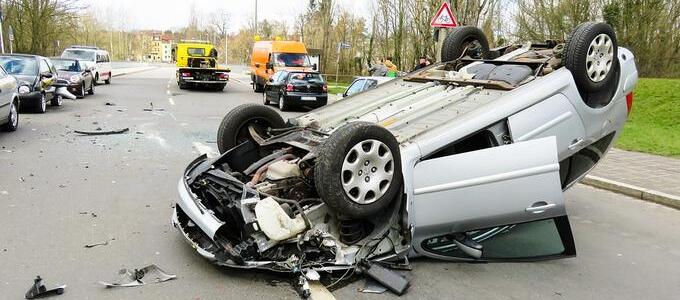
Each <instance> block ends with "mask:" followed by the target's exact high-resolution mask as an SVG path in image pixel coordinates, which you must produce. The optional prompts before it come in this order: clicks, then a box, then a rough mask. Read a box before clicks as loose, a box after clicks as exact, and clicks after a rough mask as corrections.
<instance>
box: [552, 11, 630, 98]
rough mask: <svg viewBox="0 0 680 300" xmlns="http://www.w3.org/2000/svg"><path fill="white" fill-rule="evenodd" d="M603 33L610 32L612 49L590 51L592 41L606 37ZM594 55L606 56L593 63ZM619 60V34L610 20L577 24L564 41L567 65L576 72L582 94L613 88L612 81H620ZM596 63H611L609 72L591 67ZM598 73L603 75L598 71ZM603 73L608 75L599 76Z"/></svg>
mask: <svg viewBox="0 0 680 300" xmlns="http://www.w3.org/2000/svg"><path fill="white" fill-rule="evenodd" d="M602 35H606V36H607V37H608V38H609V39H610V41H611V46H612V49H611V51H612V53H603V51H602V50H601V49H597V50H595V49H593V51H592V52H590V50H591V47H590V46H591V43H593V42H596V38H602ZM604 52H606V51H604ZM598 53H599V55H598ZM592 55H595V56H600V55H601V56H600V58H604V59H602V61H600V60H598V61H597V62H590V63H589V62H588V58H589V56H592ZM608 55H612V58H611V61H610V62H609V64H607V62H603V60H605V59H606V56H608ZM618 61H619V60H618V44H617V41H616V34H615V33H614V29H612V27H611V26H609V25H608V24H606V23H597V22H587V23H583V24H580V25H579V26H577V27H576V28H574V30H573V31H572V32H571V34H570V35H569V37H568V38H567V42H566V43H565V45H564V66H565V67H566V68H567V69H568V70H569V71H570V72H571V74H572V76H574V81H575V82H576V86H577V87H578V89H579V92H581V93H582V94H586V93H594V92H599V91H602V90H604V89H608V88H610V87H611V85H612V84H616V82H615V81H616V79H617V75H616V73H617V72H618ZM596 63H602V64H603V65H609V68H607V71H606V73H605V74H602V72H589V71H588V69H589V67H590V66H593V65H594V64H596ZM596 66H599V65H596ZM596 73H597V74H599V75H597V76H596V75H594V74H596ZM591 75H593V76H591ZM601 76H604V77H603V78H602V79H600V78H598V77H601ZM593 77H596V78H593Z"/></svg>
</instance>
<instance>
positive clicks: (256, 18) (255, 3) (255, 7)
mask: <svg viewBox="0 0 680 300" xmlns="http://www.w3.org/2000/svg"><path fill="white" fill-rule="evenodd" d="M255 35H257V0H255Z"/></svg>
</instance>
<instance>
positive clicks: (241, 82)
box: [231, 78, 250, 86]
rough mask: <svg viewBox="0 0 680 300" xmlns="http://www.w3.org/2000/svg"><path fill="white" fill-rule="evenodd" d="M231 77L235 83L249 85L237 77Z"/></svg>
mask: <svg viewBox="0 0 680 300" xmlns="http://www.w3.org/2000/svg"><path fill="white" fill-rule="evenodd" d="M231 79H232V80H234V81H236V83H240V84H242V85H245V86H250V84H249V83H245V82H243V81H242V80H241V79H237V78H231Z"/></svg>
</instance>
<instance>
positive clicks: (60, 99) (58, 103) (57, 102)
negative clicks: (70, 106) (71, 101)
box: [50, 95, 64, 106]
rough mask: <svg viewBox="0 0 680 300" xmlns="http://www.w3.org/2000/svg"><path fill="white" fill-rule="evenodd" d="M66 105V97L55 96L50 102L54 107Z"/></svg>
mask: <svg viewBox="0 0 680 300" xmlns="http://www.w3.org/2000/svg"><path fill="white" fill-rule="evenodd" d="M63 103H64V97H62V96H61V95H54V96H53V97H52V99H51V100H50V105H52V106H61V104H63Z"/></svg>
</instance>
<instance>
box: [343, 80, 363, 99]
mask: <svg viewBox="0 0 680 300" xmlns="http://www.w3.org/2000/svg"><path fill="white" fill-rule="evenodd" d="M365 83H366V80H365V79H359V80H356V81H354V83H352V85H351V86H350V87H349V88H347V91H346V92H345V95H346V96H352V95H354V94H357V93H360V92H361V91H362V90H363V88H364V84H365Z"/></svg>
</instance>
